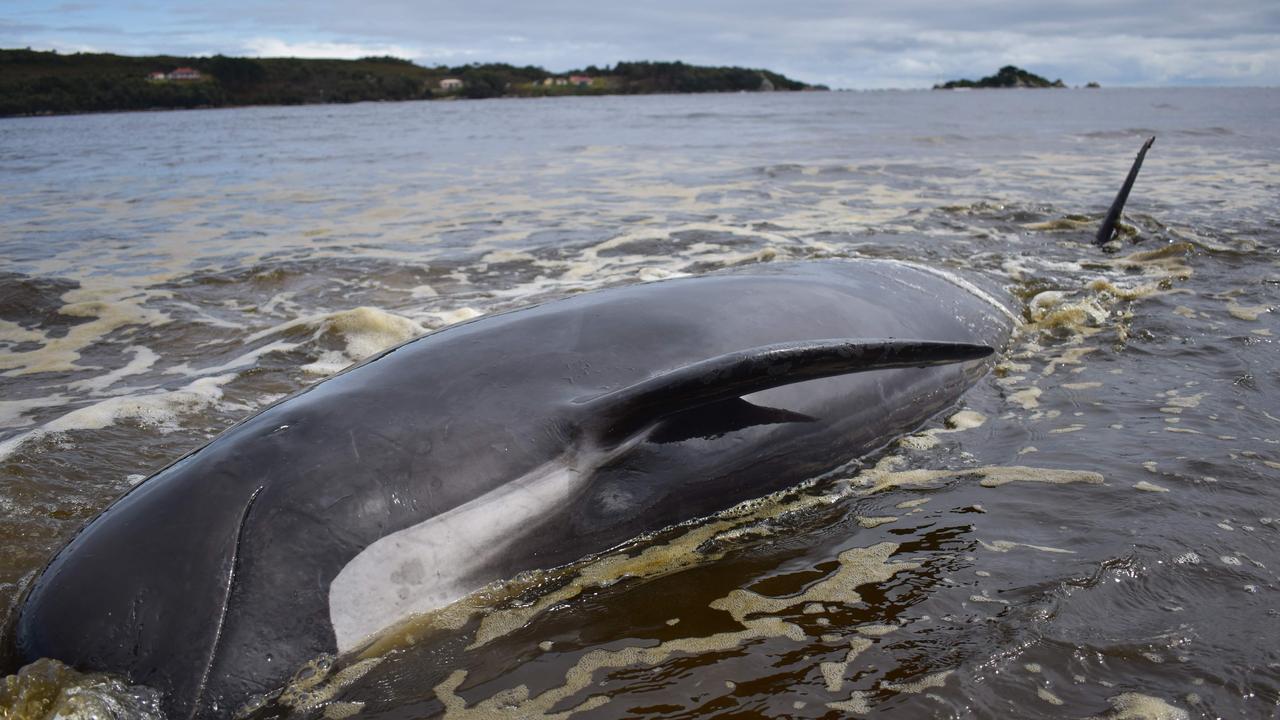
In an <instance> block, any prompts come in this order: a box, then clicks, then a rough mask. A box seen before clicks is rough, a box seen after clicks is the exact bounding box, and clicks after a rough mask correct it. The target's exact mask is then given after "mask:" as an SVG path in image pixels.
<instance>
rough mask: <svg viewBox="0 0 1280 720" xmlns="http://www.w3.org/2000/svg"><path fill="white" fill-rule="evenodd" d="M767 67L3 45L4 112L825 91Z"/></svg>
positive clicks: (0, 89)
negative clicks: (562, 65) (427, 63)
mask: <svg viewBox="0 0 1280 720" xmlns="http://www.w3.org/2000/svg"><path fill="white" fill-rule="evenodd" d="M826 89H827V88H825V87H823V86H821V85H809V84H807V83H803V82H800V81H798V80H792V79H791V78H788V77H786V76H784V75H781V74H779V73H775V72H772V71H770V70H761V69H750V68H741V67H705V66H699V65H689V64H686V63H683V62H679V61H675V62H619V63H617V64H616V65H613V66H612V67H610V66H605V67H596V66H594V65H592V66H588V67H586V68H583V69H578V70H572V71H569V72H564V73H553V72H550V71H548V70H544V69H543V68H540V67H535V66H532V65H527V66H524V67H517V66H514V65H508V64H505V63H483V64H481V63H473V64H470V65H462V66H457V67H448V66H444V65H440V66H436V67H424V66H421V65H417V64H415V63H413V62H410V61H408V60H403V59H400V58H395V57H366V58H361V59H359V60H307V59H300V58H243V57H227V56H224V55H214V56H212V57H175V56H148V57H135V56H127V55H114V54H110V53H75V54H68V55H63V54H59V53H57V52H44V51H38V50H30V49H26V50H2V49H0V116H14V115H53V114H64V113H86V112H108V111H119V110H157V109H178V108H215V107H238V106H246V105H309V104H319V103H353V102H366V101H373V100H451V99H458V98H472V99H480V98H492V97H548V96H560V95H640V94H649V93H704V92H775V91H799V90H826Z"/></svg>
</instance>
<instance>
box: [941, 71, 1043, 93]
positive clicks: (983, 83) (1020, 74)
mask: <svg viewBox="0 0 1280 720" xmlns="http://www.w3.org/2000/svg"><path fill="white" fill-rule="evenodd" d="M1047 87H1055V88H1060V87H1066V85H1064V84H1062V81H1061V80H1054V81H1053V82H1049V81H1048V80H1047V79H1045V78H1042V77H1040V76H1039V75H1036V74H1035V73H1029V72H1027V71H1026V70H1023V69H1022V68H1019V67H1014V66H1012V65H1005V66H1004V67H1002V68H1000V70H999V72H997V73H996V74H995V75H988V76H987V77H984V78H982V79H981V80H952V81H950V82H946V83H943V84H941V85H934V86H933V89H934V90H954V89H956V88H1047Z"/></svg>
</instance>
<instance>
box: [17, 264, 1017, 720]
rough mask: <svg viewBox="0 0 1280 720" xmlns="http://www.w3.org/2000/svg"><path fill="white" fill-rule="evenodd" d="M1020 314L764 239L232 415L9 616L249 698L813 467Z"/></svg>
mask: <svg viewBox="0 0 1280 720" xmlns="http://www.w3.org/2000/svg"><path fill="white" fill-rule="evenodd" d="M1017 323H1018V317H1017V315H1016V314H1015V313H1014V312H1013V311H1011V310H1010V303H1009V299H1008V297H1007V296H1006V295H1005V293H1004V291H1003V290H1002V289H1001V288H1000V287H999V286H997V285H996V284H994V283H993V282H991V281H989V280H986V279H985V278H982V277H980V276H977V275H968V274H962V273H960V272H958V271H951V270H943V269H938V268H934V267H929V266H925V265H918V264H913V263H908V262H901V261H893V260H883V259H882V260H875V259H828V260H813V261H807V262H795V263H761V264H755V265H748V266H742V267H737V268H731V269H729V270H726V271H722V272H715V273H710V274H707V275H702V276H696V277H683V278H673V279H667V280H661V281H656V282H648V283H639V284H632V285H622V286H617V287H611V288H607V289H602V290H596V291H592V292H583V293H580V294H577V295H572V296H569V297H567V298H563V299H558V300H554V301H550V302H546V303H543V304H540V305H534V306H531V307H526V308H521V309H517V310H512V311H507V312H503V313H500V314H494V315H489V316H483V317H480V318H477V319H474V320H471V321H468V322H464V323H461V324H457V325H453V326H450V327H447V328H445V329H442V330H438V331H436V332H433V333H430V334H427V335H424V336H422V337H419V338H417V339H414V340H411V341H409V342H407V343H404V344H402V345H399V346H398V347H395V348H392V349H390V350H387V351H385V352H383V353H382V354H380V355H377V356H376V357H373V358H371V359H369V360H367V361H365V362H363V363H361V364H359V365H357V366H354V367H352V368H349V369H347V370H345V371H343V372H341V373H339V374H337V375H335V376H333V377H330V378H328V379H326V380H324V381H321V382H318V383H316V384H314V385H312V386H310V387H307V388H305V389H303V390H302V391H300V392H298V393H296V394H294V395H292V396H290V397H288V398H285V399H283V400H281V401H278V402H276V403H275V404H273V405H271V406H269V407H267V408H266V409H264V410H262V411H261V412H259V413H258V414H256V415H254V416H253V417H250V418H248V419H246V420H244V421H242V422H240V423H239V424H237V425H235V426H233V427H231V428H229V429H228V430H226V431H225V432H223V433H222V434H221V435H219V436H218V437H216V438H215V439H213V440H212V441H211V442H209V443H208V444H207V445H205V446H204V447H201V448H199V449H197V450H195V451H193V452H190V453H189V454H187V455H185V456H183V457H181V458H179V459H178V460H176V461H175V462H173V463H172V464H170V465H168V466H167V467H165V468H163V469H161V470H159V471H158V472H156V473H155V474H154V475H152V476H150V477H149V478H147V479H146V480H144V481H143V482H141V483H139V484H138V485H137V486H135V487H134V488H132V489H131V490H130V491H129V492H127V493H126V494H124V495H123V496H122V497H121V498H119V499H118V500H116V501H115V502H114V503H113V504H111V505H110V506H109V507H108V508H107V509H106V510H105V511H103V512H102V513H101V514H100V515H98V516H97V517H96V518H95V519H93V520H92V521H90V522H89V523H88V524H87V525H86V526H85V527H83V528H82V529H81V530H80V531H79V532H78V533H77V534H76V535H75V536H74V537H73V538H72V539H71V540H70V541H69V542H68V543H67V544H66V545H65V546H64V547H63V548H62V549H61V550H59V551H58V552H57V553H56V554H55V555H54V557H53V558H52V560H50V562H49V563H48V564H47V566H46V567H44V569H43V570H42V571H41V572H40V573H39V574H38V575H37V576H36V578H35V579H34V580H33V581H32V582H31V583H30V585H29V586H28V587H27V589H26V592H25V595H24V597H23V599H22V600H21V601H20V605H19V607H18V610H17V612H16V613H15V619H14V621H13V623H12V628H11V629H10V632H9V633H8V635H9V637H8V639H7V640H6V641H5V642H6V643H7V645H8V647H9V650H10V652H11V653H12V655H13V656H14V659H15V662H16V663H18V664H25V663H29V662H33V661H35V660H37V659H39V658H45V657H48V658H55V659H58V660H60V661H63V662H65V663H67V664H69V665H71V666H73V667H75V668H77V669H80V670H82V671H105V672H110V673H114V674H117V675H120V676H123V677H125V678H127V679H128V680H129V681H130V682H133V683H138V684H143V685H147V686H149V687H152V688H155V689H156V690H158V691H159V692H160V693H161V695H162V697H163V709H164V711H165V713H166V715H167V716H168V717H170V718H173V719H174V720H177V719H179V718H199V719H204V718H224V717H230V716H232V715H233V714H235V713H236V712H237V711H238V710H239V709H241V708H242V707H243V706H244V705H245V703H247V702H249V701H250V700H251V699H253V698H258V697H261V696H263V695H264V694H266V693H270V692H271V691H272V690H276V689H279V688H280V687H281V686H282V685H283V684H284V683H285V682H286V681H287V680H288V679H289V678H290V677H291V676H292V675H293V673H294V672H295V671H296V670H297V669H298V668H299V667H301V666H303V665H304V664H305V663H306V662H307V661H309V660H312V659H314V658H316V657H318V656H322V655H325V654H339V653H345V652H350V651H352V650H355V649H358V648H360V647H362V646H364V645H365V644H367V643H368V642H370V641H371V639H372V638H375V637H377V635H378V633H379V632H381V631H383V630H385V629H387V628H389V627H391V626H393V625H395V624H396V623H399V622H402V621H404V620H405V619H406V618H411V617H413V616H415V615H417V614H419V613H424V612H429V611H431V610H433V609H437V608H440V607H443V606H446V605H448V604H449V603H452V602H454V601H456V600H458V599H459V598H462V597H465V596H466V595H468V594H469V593H472V592H474V591H476V590H477V589H479V588H482V587H484V586H486V585H487V584H489V583H492V582H495V581H498V580H502V579H505V578H511V577H514V576H516V575H517V574H519V573H521V572H525V571H531V570H537V569H549V568H555V567H559V566H562V565H565V564H567V563H570V562H573V561H576V560H580V559H582V558H584V557H588V556H590V555H592V554H593V553H599V552H603V551H606V550H608V549H610V548H612V547H616V546H617V545H619V544H621V543H624V542H626V541H628V540H630V539H632V538H635V537H637V536H640V535H642V534H643V533H645V532H650V531H654V530H657V529H661V528H664V527H668V526H671V525H674V524H677V523H681V522H686V521H689V520H691V519H696V518H700V517H705V516H707V515H710V514H713V513H715V512H718V511H721V510H724V509H726V508H729V507H732V506H733V505H735V504H738V503H740V502H743V501H745V500H749V499H751V498H755V497H760V496H762V495H765V494H768V493H771V492H774V491H777V490H780V489H783V488H787V487H792V486H795V485H796V484H798V483H800V482H802V481H805V480H808V479H812V478H815V477H819V476H821V475H822V474H823V473H828V472H831V471H833V470H835V469H837V468H840V467H841V466H843V465H845V464H847V463H849V462H850V461H852V460H855V459H857V458H859V457H861V456H863V455H866V454H868V453H871V452H873V451H875V450H877V449H878V448H881V447H883V446H885V445H886V444H887V443H890V442H891V441H893V440H895V439H896V438H898V437H900V436H902V435H903V434H906V433H909V432H912V431H914V430H916V429H918V428H919V427H920V426H921V425H922V424H924V423H925V422H927V421H928V420H929V419H930V418H932V417H933V416H935V415H937V414H938V413H940V412H943V411H945V410H947V409H949V408H953V407H954V406H955V405H956V404H957V403H958V402H959V401H960V399H961V397H962V395H963V394H964V393H965V392H966V390H968V389H969V388H970V387H972V386H973V385H974V384H975V383H976V382H978V381H979V380H980V379H981V378H982V377H983V376H984V375H985V374H986V373H987V372H988V371H989V369H990V365H991V363H992V362H993V359H992V358H993V357H994V356H993V350H998V349H999V348H1001V347H1003V346H1004V345H1005V344H1006V343H1007V342H1008V339H1009V337H1010V335H1011V333H1012V332H1013V330H1014V328H1015V327H1016V325H1017Z"/></svg>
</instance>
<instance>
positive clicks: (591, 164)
mask: <svg viewBox="0 0 1280 720" xmlns="http://www.w3.org/2000/svg"><path fill="white" fill-rule="evenodd" d="M1277 116H1280V91H1278V90H1274V89H1107V90H1055V91H975V92H959V93H952V92H861V93H803V94H786V93H778V94H743V95H698V96H643V97H599V98H565V99H554V100H492V101H483V102H455V103H443V102H438V103H431V102H414V103H380V104H361V105H350V106H311V107H296V108H274V107H262V108H247V109H234V110H207V111H188V112H171V113H126V114H112V115H95V116H75V117H56V118H26V119H10V120H4V121H0V197H2V198H3V200H2V201H0V543H2V545H0V546H2V547H3V548H4V552H3V553H0V613H8V612H10V611H11V610H12V608H13V605H14V603H15V602H16V600H17V598H18V596H19V594H20V592H21V589H22V587H23V586H24V584H25V583H27V582H29V581H30V580H31V579H32V577H33V576H34V574H35V573H37V572H38V571H39V569H40V568H41V566H42V565H43V563H44V562H45V561H46V560H47V559H48V558H49V556H50V555H51V553H52V552H54V551H56V549H57V548H58V547H59V546H60V545H61V544H62V543H63V542H65V541H66V540H67V539H68V538H69V537H70V536H71V535H72V534H73V533H75V531H76V530H77V529H78V528H79V527H80V526H81V525H82V524H83V523H84V522H85V521H87V520H88V519H89V518H91V517H92V516H93V515H95V514H96V513H97V512H99V511H100V510H102V509H103V508H104V507H105V506H106V505H107V504H108V503H110V502H111V500H112V499H114V498H115V497H117V496H118V495H120V494H121V493H123V492H125V491H126V490H128V489H129V488H130V487H132V486H134V485H136V483H138V482H139V481H141V480H142V479H143V478H144V477H146V476H147V475H148V474H150V473H151V472H154V471H155V470H156V469H158V468H160V467H162V466H163V465H165V464H166V463H167V462H169V461H171V460H172V459H174V458H176V457H178V456H179V455H181V454H182V453H184V452H185V451H187V450H190V449H192V448H194V447H197V446H199V445H201V444H203V443H204V442H206V441H207V440H208V439H209V438H211V437H213V436H214V435H216V434H217V433H218V432H220V431H221V430H223V429H225V428H226V427H228V426H229V425H231V424H232V423H234V422H236V421H237V420H239V419H241V418H243V417H245V416H247V415H249V414H252V413H253V412H254V411H255V410H256V409H258V408H261V407H263V406H264V405H267V404H269V403H271V402H273V401H275V400H277V399H279V398H281V397H283V396H285V395H286V394H288V393H291V392H294V391H296V390H298V389H301V388H303V387H306V386H307V385H309V384H311V383H314V382H316V381H318V380H321V379H323V378H324V377H326V376H328V375H331V374H333V373H334V372H337V371H338V370H341V369H342V368H343V367H346V366H347V365H349V364H351V363H352V362H356V361H358V360H360V359H362V358H364V357H368V356H369V355H371V354H373V353H376V352H377V351H379V350H381V349H383V348H385V347H388V346H390V345H393V344H396V343H399V342H402V341H404V340H407V339H409V338H412V337H415V336H418V335H421V334H424V333H427V332H431V331H433V330H436V329H439V328H442V327H445V326H447V325H448V324H450V323H453V322H457V321H460V320H465V319H469V318H473V317H477V316H480V315H483V314H488V313H494V312H498V311H502V310H506V309H511V308H515V307H520V306H523V305H528V304H531V303H536V302H542V301H546V300H551V299H555V298H559V297H564V296H567V295H569V294H573V293H578V292H583V291H588V290H593V289H597V288H602V287H609V286H615V285H620V284H626V283H637V282H653V281H658V280H661V279H664V278H668V277H675V276H680V275H696V274H702V273H707V272H713V271H715V270H717V269H720V268H725V267H730V266H737V265H743V264H748V263H768V262H778V261H783V260H805V259H816V258H832V257H837V258H838V257H888V258H897V259H903V260H910V261H913V262H921V263H928V264H934V265H937V266H939V267H945V268H952V269H957V270H960V271H963V272H968V273H980V274H984V275H986V276H988V277H989V278H991V279H992V281H993V282H995V283H997V284H999V285H1001V286H1003V287H1004V288H1006V289H1007V290H1008V291H1009V293H1010V294H1011V295H1012V296H1013V297H1014V298H1015V299H1016V301H1017V303H1018V304H1019V305H1020V310H1021V313H1022V316H1023V320H1024V325H1023V327H1022V328H1021V330H1020V332H1019V334H1018V335H1017V337H1016V338H1015V340H1014V342H1013V344H1012V345H1011V347H1009V348H1008V349H1007V350H1006V351H1005V352H1004V353H1003V354H1002V356H1001V358H1000V361H999V363H998V365H997V367H996V369H995V371H994V372H993V373H992V374H991V375H990V376H989V377H988V378H986V379H985V380H983V381H982V382H981V383H980V384H979V385H978V386H977V387H975V388H974V389H973V390H972V391H970V392H969V393H968V394H967V395H966V396H965V397H964V398H963V400H962V403H961V405H960V406H957V407H956V408H954V409H953V410H952V411H950V412H948V413H946V414H944V416H942V417H939V418H936V419H935V421H933V422H932V423H931V424H930V425H929V426H927V427H926V428H925V429H923V430H922V431H921V432H919V433H917V434H915V435H912V436H909V437H907V438H904V439H902V440H900V441H899V442H896V443H894V444H893V445H891V446H889V447H887V448H886V449H885V450H884V451H883V452H881V453H878V454H876V455H874V456H871V457H867V458H861V459H853V458H851V462H850V464H849V465H848V466H847V467H845V468H843V469H841V470H840V471H838V472H836V473H834V474H833V475H831V476H827V477H824V478H815V479H814V481H813V482H812V483H809V484H807V485H805V486H803V487H801V488H798V489H797V490H796V491H794V492H790V493H784V494H782V495H779V496H775V497H770V498H765V499H762V500H761V501H759V502H755V503H752V504H749V505H748V506H745V507H741V508H738V509H737V510H735V511H733V512H731V513H727V514H725V515H722V516H718V517H715V518H708V519H707V520H705V521H703V522H699V523H695V524H693V525H690V526H685V527H680V528H673V529H669V530H667V531H664V532H661V533H657V534H656V535H654V536H652V537H647V538H640V539H637V540H636V541H635V542H634V543H632V544H631V545H629V546H628V547H626V548H623V549H620V550H619V551H618V552H616V553H611V554H606V555H605V556H602V557H597V558H588V559H584V561H583V562H582V563H580V564H578V565H575V566H573V567H571V568H566V569H561V570H559V571H556V572H552V573H548V574H546V575H542V576H538V577H532V578H522V579H520V581H519V582H518V583H516V584H514V585H512V586H509V587H506V588H499V589H494V590H493V591H492V592H489V593H486V594H485V595H484V596H482V597H477V598H473V599H472V600H470V601H467V602H466V603H464V605H462V606H459V607H457V608H454V609H452V611H451V612H448V613H444V614H442V615H440V616H437V617H432V618H426V619H424V620H423V622H422V623H421V624H419V625H418V626H415V627H413V628H410V629H407V630H405V631H403V632H401V633H399V634H397V635H396V636H395V637H390V638H388V639H387V640H386V642H384V643H382V644H381V645H379V646H377V647H376V648H375V649H373V650H371V651H370V652H369V653H367V654H366V655H364V656H361V657H357V658H339V659H338V660H337V661H333V660H331V659H327V658H318V659H317V661H316V662H315V663H314V665H313V666H312V667H310V668H306V669H303V672H302V673H301V674H300V675H299V679H298V680H297V681H295V682H294V683H293V684H292V685H291V686H290V687H289V688H287V689H286V690H285V691H284V692H283V693H282V694H281V695H280V696H279V697H277V698H273V699H264V700H263V702H262V703H260V704H258V705H257V706H255V707H251V708H247V709H244V710H243V712H244V713H248V714H254V715H256V716H259V717H291V718H293V717H298V718H301V717H307V718H311V717H320V716H323V717H326V718H330V719H331V720H338V719H340V718H346V717H369V718H374V717H377V718H395V719H400V718H404V719H406V720H407V719H409V718H426V717H449V718H472V717H485V718H489V717H512V718H516V717H541V716H544V715H545V716H550V717H567V716H570V715H572V716H573V717H582V718H623V717H626V718H642V717H643V718H677V717H681V718H682V717H760V716H764V717H791V718H819V717H821V718H835V717H843V716H893V717H897V716H903V717H1093V716H1104V717H1107V716H1110V717H1149V718H1163V717H1170V718H1176V717H1271V716H1272V715H1273V714H1274V713H1276V712H1278V711H1280V650H1277V645H1276V643H1275V641H1274V638H1276V637H1277V636H1280V576H1277V572H1280V553H1277V548H1278V547H1280V482H1278V481H1280V360H1278V358H1280V355H1277V352H1276V346H1275V343H1276V340H1277V337H1276V335H1277V334H1280V316H1278V315H1277V313H1276V312H1275V310H1276V308H1278V307H1280V254H1278V248H1280V210H1278V207H1280V205H1277V200H1276V199H1277V198H1278V197H1280V172H1278V171H1277V167H1278V166H1280V124H1277V122H1276V117H1277ZM1149 135H1155V136H1156V137H1157V140H1156V143H1155V147H1154V148H1153V149H1152V151H1151V152H1150V154H1149V155H1148V159H1147V163H1146V166H1145V168H1144V170H1143V173H1142V175H1141V177H1140V178H1139V179H1138V183H1137V185H1136V187H1135V189H1134V192H1133V195H1132V197H1131V199H1130V202H1129V207H1128V212H1127V213H1126V220H1127V222H1128V223H1129V226H1128V227H1127V228H1126V229H1125V233H1124V234H1123V237H1122V239H1121V242H1120V243H1119V244H1118V246H1117V247H1114V248H1111V249H1110V250H1109V251H1103V250H1101V249H1099V248H1096V247H1094V246H1092V245H1091V244H1090V239H1091V237H1092V234H1093V231H1094V230H1095V229H1096V226H1097V223H1098V222H1099V221H1100V220H1101V217H1102V214H1103V212H1104V211H1105V210H1106V207H1107V205H1108V204H1109V202H1110V200H1111V198H1112V196H1113V195H1114V193H1115V190H1116V189H1117V187H1118V186H1119V184H1120V182H1121V180H1122V179H1123V177H1124V174H1125V172H1126V171H1127V170H1128V167H1129V163H1130V162H1131V160H1132V158H1133V154H1134V153H1135V152H1136V150H1137V148H1138V146H1139V145H1140V144H1141V142H1142V140H1143V139H1144V138H1145V137H1147V136H1149ZM921 302H922V303H925V302H928V299H927V298H921ZM904 311H906V312H909V311H910V309H909V308H904ZM0 688H6V689H0V699H3V700H4V701H5V702H6V703H8V705H9V707H10V709H14V708H17V711H16V712H17V714H16V717H22V718H32V719H33V720H34V718H36V717H44V716H45V714H46V712H47V711H48V710H49V708H50V707H52V706H53V705H54V704H56V703H57V702H61V703H63V704H62V705H61V706H59V707H60V710H59V712H61V713H62V714H63V715H66V716H72V715H75V714H76V713H80V715H81V716H85V717H87V716H89V715H91V714H93V713H94V712H97V713H99V715H101V714H102V713H103V712H106V713H108V714H113V715H114V716H116V717H123V718H130V719H131V720H140V719H141V718H151V717H155V716H156V715H157V710H156V709H155V704H154V697H153V696H152V695H150V694H149V691H148V690H147V689H145V688H140V687H130V686H129V685H128V683H127V682H124V681H122V680H120V679H112V678H105V677H101V676H95V675H79V674H77V673H74V672H70V671H66V670H63V669H61V668H57V667H56V666H54V665H52V664H47V663H46V664H43V665H40V666H36V667H33V668H28V669H27V670H26V671H24V674H23V675H20V676H18V677H14V678H10V679H9V680H8V681H7V684H3V685H0ZM72 691H75V692H72ZM58 693H62V696H61V697H62V700H61V701H57V700H54V699H52V698H55V697H58ZM42 698H43V699H45V700H48V702H43V700H41V699H42ZM42 702H43V704H41V703H42ZM104 708H105V710H104ZM50 716H52V715H50Z"/></svg>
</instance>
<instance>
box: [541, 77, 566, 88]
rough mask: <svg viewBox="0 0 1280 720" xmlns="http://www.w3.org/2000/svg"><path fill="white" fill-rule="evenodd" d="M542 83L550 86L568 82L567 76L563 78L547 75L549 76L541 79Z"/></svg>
mask: <svg viewBox="0 0 1280 720" xmlns="http://www.w3.org/2000/svg"><path fill="white" fill-rule="evenodd" d="M542 84H543V85H546V86H551V85H568V84H569V78H563V77H549V78H547V79H545V80H543V81H542Z"/></svg>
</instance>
